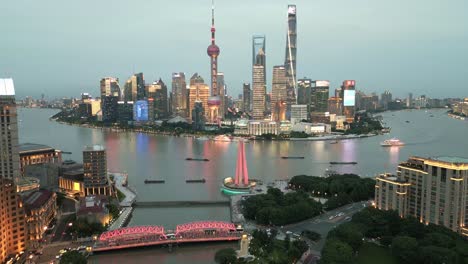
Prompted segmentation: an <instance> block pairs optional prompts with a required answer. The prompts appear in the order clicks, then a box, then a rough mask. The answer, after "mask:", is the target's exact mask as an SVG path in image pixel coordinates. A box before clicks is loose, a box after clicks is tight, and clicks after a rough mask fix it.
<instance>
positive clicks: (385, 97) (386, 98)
mask: <svg viewBox="0 0 468 264" xmlns="http://www.w3.org/2000/svg"><path fill="white" fill-rule="evenodd" d="M391 101H392V93H390V92H389V91H385V92H384V93H383V94H382V95H381V96H380V104H381V105H382V107H383V109H384V110H388V104H389V103H390V102H391Z"/></svg>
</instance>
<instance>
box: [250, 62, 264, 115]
mask: <svg viewBox="0 0 468 264" xmlns="http://www.w3.org/2000/svg"><path fill="white" fill-rule="evenodd" d="M264 74H265V68H264V67H263V66H262V65H260V64H256V65H254V66H253V89H252V92H253V95H252V118H253V119H256V120H262V119H264V118H265V103H266V99H265V96H266V85H265V75H264Z"/></svg>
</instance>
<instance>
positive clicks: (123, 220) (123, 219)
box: [109, 173, 137, 230]
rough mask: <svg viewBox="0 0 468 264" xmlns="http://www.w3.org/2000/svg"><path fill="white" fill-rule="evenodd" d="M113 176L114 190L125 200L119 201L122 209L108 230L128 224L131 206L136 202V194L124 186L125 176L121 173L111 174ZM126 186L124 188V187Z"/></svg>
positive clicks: (131, 210) (131, 211)
mask: <svg viewBox="0 0 468 264" xmlns="http://www.w3.org/2000/svg"><path fill="white" fill-rule="evenodd" d="M111 174H112V175H114V182H115V188H117V189H118V190H119V191H121V192H122V193H123V194H124V195H125V198H124V199H123V200H122V201H120V206H121V207H122V209H121V210H120V214H119V217H118V218H117V219H116V220H115V221H114V222H113V223H112V224H111V225H110V226H109V230H115V229H118V228H122V227H124V226H126V225H127V224H128V221H129V220H130V217H131V216H132V213H133V204H134V203H135V201H136V197H137V195H136V192H135V191H133V190H131V189H130V188H129V187H128V185H126V184H124V183H125V182H127V179H126V177H127V176H126V175H125V174H122V173H111ZM124 185H126V186H124Z"/></svg>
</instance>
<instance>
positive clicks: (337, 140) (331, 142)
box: [330, 140, 338, 144]
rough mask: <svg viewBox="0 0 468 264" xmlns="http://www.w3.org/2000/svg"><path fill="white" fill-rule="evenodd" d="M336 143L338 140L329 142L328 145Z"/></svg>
mask: <svg viewBox="0 0 468 264" xmlns="http://www.w3.org/2000/svg"><path fill="white" fill-rule="evenodd" d="M337 143H338V140H335V141H332V142H330V144H337Z"/></svg>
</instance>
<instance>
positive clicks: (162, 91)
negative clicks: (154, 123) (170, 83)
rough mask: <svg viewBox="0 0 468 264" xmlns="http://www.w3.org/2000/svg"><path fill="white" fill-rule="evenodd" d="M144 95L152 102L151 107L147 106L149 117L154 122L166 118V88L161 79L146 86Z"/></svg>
mask: <svg viewBox="0 0 468 264" xmlns="http://www.w3.org/2000/svg"><path fill="white" fill-rule="evenodd" d="M146 95H147V96H148V100H150V99H151V100H152V107H151V106H150V104H149V105H148V108H149V109H148V111H149V115H150V116H152V117H154V119H156V120H158V119H161V118H166V117H168V106H167V86H166V84H165V83H164V82H163V81H162V80H161V79H159V80H158V81H157V82H153V83H152V84H151V85H147V86H146Z"/></svg>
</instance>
